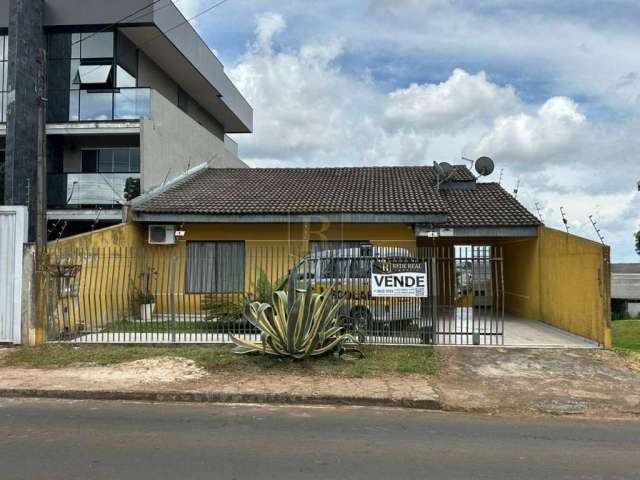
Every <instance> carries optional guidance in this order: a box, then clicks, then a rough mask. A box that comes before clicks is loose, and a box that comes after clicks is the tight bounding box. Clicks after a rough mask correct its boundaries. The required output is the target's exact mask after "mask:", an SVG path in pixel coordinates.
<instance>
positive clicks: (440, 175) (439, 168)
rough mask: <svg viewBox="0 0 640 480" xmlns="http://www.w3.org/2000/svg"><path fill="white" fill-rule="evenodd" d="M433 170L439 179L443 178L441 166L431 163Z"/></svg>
mask: <svg viewBox="0 0 640 480" xmlns="http://www.w3.org/2000/svg"><path fill="white" fill-rule="evenodd" d="M433 168H434V170H435V171H436V174H437V175H438V177H439V178H443V177H445V173H444V169H443V168H442V165H441V164H439V163H438V162H433Z"/></svg>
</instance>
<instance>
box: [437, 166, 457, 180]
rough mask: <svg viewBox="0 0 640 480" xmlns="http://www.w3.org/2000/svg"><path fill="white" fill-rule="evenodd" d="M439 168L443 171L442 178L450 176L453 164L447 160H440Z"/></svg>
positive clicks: (452, 171)
mask: <svg viewBox="0 0 640 480" xmlns="http://www.w3.org/2000/svg"><path fill="white" fill-rule="evenodd" d="M440 168H441V169H442V171H443V172H444V179H445V180H446V179H448V178H450V177H451V175H453V173H454V169H453V165H451V164H450V163H448V162H442V163H440Z"/></svg>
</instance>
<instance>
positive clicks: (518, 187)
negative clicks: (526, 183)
mask: <svg viewBox="0 0 640 480" xmlns="http://www.w3.org/2000/svg"><path fill="white" fill-rule="evenodd" d="M519 189H520V179H518V181H517V182H516V188H514V190H513V198H516V199H517V198H518V190H519Z"/></svg>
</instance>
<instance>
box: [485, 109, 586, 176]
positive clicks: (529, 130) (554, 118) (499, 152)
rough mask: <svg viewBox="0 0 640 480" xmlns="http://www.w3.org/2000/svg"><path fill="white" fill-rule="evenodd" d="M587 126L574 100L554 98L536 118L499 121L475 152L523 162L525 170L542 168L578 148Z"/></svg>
mask: <svg viewBox="0 0 640 480" xmlns="http://www.w3.org/2000/svg"><path fill="white" fill-rule="evenodd" d="M585 126H586V118H585V116H584V115H583V114H581V113H580V112H579V111H578V105H577V104H576V103H575V102H574V101H573V100H571V99H569V98H566V97H553V98H550V99H549V100H547V101H546V102H545V103H544V104H543V105H542V106H541V107H540V108H539V109H538V111H537V112H536V113H535V114H533V115H530V114H527V113H517V114H514V115H506V116H500V117H498V118H496V120H495V121H494V124H493V128H492V130H491V131H490V132H489V133H488V134H486V135H485V136H484V137H483V138H482V139H480V141H479V142H478V144H477V146H476V147H475V148H474V149H473V151H474V153H476V154H482V153H483V152H489V153H490V154H491V155H495V156H496V157H501V158H504V159H505V160H508V161H510V162H520V163H521V164H522V166H524V167H534V166H535V168H538V167H540V165H541V164H543V163H547V162H550V161H551V160H553V159H554V158H555V156H556V155H558V154H561V153H565V152H567V151H569V150H570V149H571V148H575V147H576V144H575V141H576V140H577V139H578V138H579V137H578V135H579V133H580V132H581V130H582V129H583V128H584V127H585Z"/></svg>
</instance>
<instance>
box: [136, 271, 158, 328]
mask: <svg viewBox="0 0 640 480" xmlns="http://www.w3.org/2000/svg"><path fill="white" fill-rule="evenodd" d="M157 275H158V272H157V271H156V270H155V269H154V268H149V269H148V270H146V271H144V272H142V273H141V274H140V285H141V287H140V288H138V287H134V294H133V300H134V301H135V302H136V303H137V304H138V305H140V319H141V320H143V321H151V320H152V318H153V312H154V310H155V308H156V297H155V296H154V294H153V293H152V292H151V283H152V281H153V279H154V278H155V277H156V276H157Z"/></svg>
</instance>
